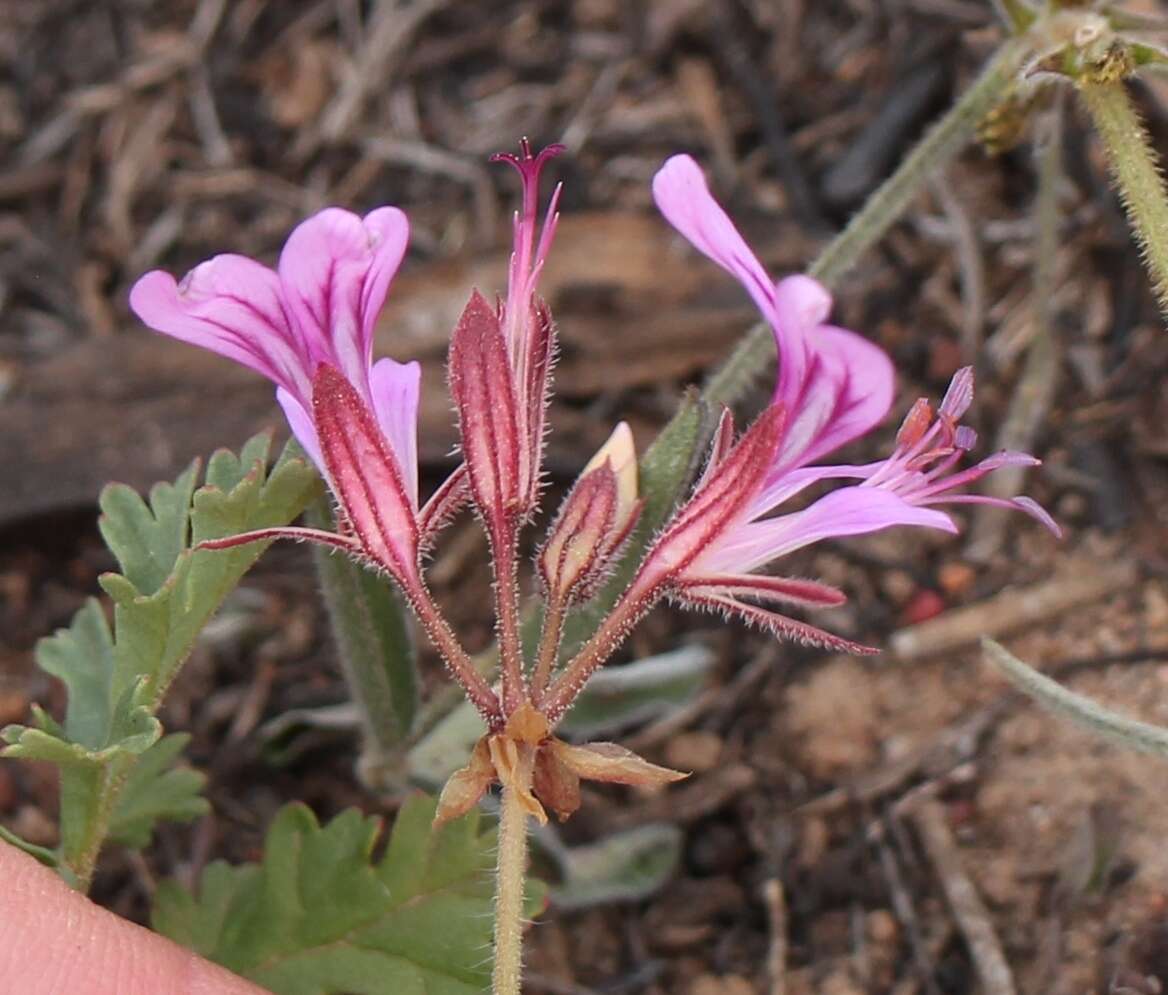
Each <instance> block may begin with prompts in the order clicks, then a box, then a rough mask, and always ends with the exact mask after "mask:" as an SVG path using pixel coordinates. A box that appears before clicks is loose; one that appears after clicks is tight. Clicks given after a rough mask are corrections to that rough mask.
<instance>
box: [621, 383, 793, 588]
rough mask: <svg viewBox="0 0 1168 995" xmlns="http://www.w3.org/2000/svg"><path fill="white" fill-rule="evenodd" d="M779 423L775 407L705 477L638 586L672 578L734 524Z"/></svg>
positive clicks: (656, 547) (758, 479)
mask: <svg viewBox="0 0 1168 995" xmlns="http://www.w3.org/2000/svg"><path fill="white" fill-rule="evenodd" d="M784 421H785V417H784V412H783V409H782V408H781V407H780V406H778V405H772V406H771V407H769V408H767V410H766V411H764V412H763V413H762V414H761V415H760V416H759V417H758V420H757V421H755V423H754V424H753V425H752V426H751V427H750V428H749V429H748V430H747V431H746V433H745V434H744V435H743V436H742V438H741V439H740V440H739V441H738V444H737V445H735V446H734V448H733V449H732V450H731V451H730V452H729V453H728V454H727V455H726V456H725V458H724V459H723V460H722V461H721V463H719V464H718V466H717V467H716V468H715V469H714V470H713V472H711V473H709V474H708V475H707V476H706V478H705V479H704V480H703V481H702V483H701V484H700V485H699V486H698V488H697V489H696V490H695V491H694V494H693V497H691V498H690V499H689V501H688V502H687V503H686V504H685V505H683V506H682V508H681V509H680V510H679V511H678V512H677V514H676V515H675V516H674V518H673V521H672V522H671V523H669V524H668V525H667V526H666V527H665V530H664V531H663V532H662V534H661V535H660V537H659V538H658V539H657V541H656V542H655V543H654V544H653V547H652V549H651V550H650V551H649V554H648V556H647V557H646V558H645V562H644V565H643V566H642V568H641V571H640V573H641V582H642V583H643V584H644V583H647V582H648V583H650V584H651V585H652V586H657V585H659V584H661V583H665V582H668V581H670V580H672V579H673V578H675V577H677V576H678V575H679V574H681V573H682V572H683V571H684V570H685V568H686V567H687V566H689V564H690V563H692V562H693V561H694V559H696V558H697V556H698V555H699V554H700V553H701V552H702V551H703V550H705V549H706V548H707V547H708V546H709V545H710V543H711V542H713V541H714V540H715V539H717V538H718V537H719V536H720V535H721V534H722V533H723V532H725V530H726V529H727V528H729V527H730V526H731V525H732V524H733V523H734V521H735V519H736V517H737V515H738V513H739V512H740V511H741V510H742V509H743V507H744V506H745V505H746V504H747V503H748V502H749V501H750V499H751V498H752V497H753V496H754V494H755V492H756V491H757V490H758V488H759V487H760V486H761V485H762V482H763V479H764V477H765V475H766V471H767V468H768V467H769V466H770V463H771V459H772V458H773V456H774V453H775V449H776V448H777V446H778V443H779V440H780V438H781V436H782V430H783V424H784Z"/></svg>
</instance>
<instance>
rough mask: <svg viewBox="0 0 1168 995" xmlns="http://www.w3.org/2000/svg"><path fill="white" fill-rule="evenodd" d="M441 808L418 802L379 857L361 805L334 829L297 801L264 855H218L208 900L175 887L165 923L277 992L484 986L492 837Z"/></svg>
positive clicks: (460, 992)
mask: <svg viewBox="0 0 1168 995" xmlns="http://www.w3.org/2000/svg"><path fill="white" fill-rule="evenodd" d="M434 811H435V802H434V800H433V799H430V798H426V797H423V796H416V797H414V798H411V799H410V800H409V801H407V802H406V804H405V805H404V806H403V807H402V809H401V811H400V812H399V813H398V816H397V819H396V821H395V823H394V826H393V831H392V834H391V836H390V839H389V843H388V846H387V847H386V852H385V855H384V856H383V857H382V858H381V859H380V860H374V859H373V858H372V853H373V850H374V846H375V844H376V841H377V837H378V834H379V821H378V820H377V819H375V818H368V817H365V816H363V815H361V814H360V813H358V812H356V811H355V810H349V811H346V812H344V813H342V814H341V815H339V816H337V817H336V818H334V819H333V820H332V821H331V822H329V823H327V824H325V825H323V826H322V825H320V824H319V823H318V822H317V820H316V817H315V816H314V815H313V814H312V813H311V812H310V811H309V810H308V809H307V808H306V807H304V806H303V805H289V806H286V807H285V808H283V809H281V811H280V813H279V814H278V815H277V817H276V819H275V821H274V822H273V824H272V826H271V828H270V829H269V831H268V835H267V838H266V840H265V844H264V855H263V860H262V861H261V863H259V864H249V865H246V866H243V867H229V866H228V865H226V864H224V863H222V862H216V863H214V864H211V865H210V866H209V867H208V868H207V869H206V870H205V871H204V873H203V875H202V878H201V880H200V888H199V894H198V895H197V896H195V895H192V894H190V893H189V892H187V891H185V890H184V889H183V888H182V887H181V886H179V885H177V884H175V883H174V882H165V883H163V885H162V886H161V887H160V888H159V889H158V892H157V895H156V897H155V904H154V911H153V925H154V928H155V929H156V930H158V931H159V932H161V933H163V934H165V935H166V936H169V937H170V938H171V939H173V940H176V941H177V942H179V943H181V944H183V945H185V946H187V947H190V948H191V949H193V950H195V951H196V952H198V953H200V954H202V955H203V956H205V957H209V958H210V959H212V960H215V961H217V962H218V963H220V964H222V965H224V966H225V967H228V968H230V969H231V970H233V971H235V972H236V973H238V974H241V975H243V976H244V977H246V978H249V979H251V980H252V981H254V982H256V983H257V984H259V985H262V986H264V987H265V988H268V989H269V990H271V991H273V992H275V993H276V995H339V993H345V995H477V993H480V992H482V991H483V990H484V989H485V986H486V985H487V984H488V980H489V972H490V963H489V960H490V959H489V955H488V952H489V949H490V942H491V903H492V888H493V885H492V880H491V874H490V871H491V868H492V866H493V864H494V833H493V832H492V831H484V830H483V829H482V827H481V826H480V820H479V816H478V814H477V813H471V814H470V815H468V816H466V817H464V818H462V819H458V820H455V821H453V822H451V823H448V824H446V825H445V826H443V827H442V828H441V829H439V830H437V831H432V830H431V828H430V824H431V821H432V820H433V817H434ZM532 890H533V891H537V890H539V889H532ZM538 898H539V896H538V895H536V896H533V899H532V904H535V901H536V900H538Z"/></svg>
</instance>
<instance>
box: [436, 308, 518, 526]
mask: <svg viewBox="0 0 1168 995" xmlns="http://www.w3.org/2000/svg"><path fill="white" fill-rule="evenodd" d="M450 392H451V394H452V395H453V396H454V402H455V405H456V407H457V408H458V422H459V432H460V435H461V438H462V453H463V458H464V459H465V461H466V468H467V473H468V474H469V476H470V489H471V493H472V494H473V496H474V502H475V504H476V505H477V507H478V509H479V512H480V514H481V515H482V516H483V518H484V520H485V521H486V523H487V527H488V528H489V529H490V530H491V531H492V532H493V533H494V534H496V535H500V534H503V533H504V532H505V531H506V530H508V529H509V528H512V527H513V525H514V523H515V521H516V520H517V518H518V516H519V515H520V513H521V511H522V503H523V499H522V496H521V480H520V451H521V448H522V446H523V444H524V442H523V440H522V439H521V438H520V416H519V403H518V398H517V396H516V392H515V383H514V380H513V377H512V373H511V365H510V363H509V361H508V358H507V344H506V341H505V340H504V338H503V330H502V328H501V326H500V325H499V318H498V315H497V313H496V312H495V309H494V308H492V307H491V306H490V305H489V304H488V303H487V301H486V299H485V298H484V297H483V295H482V294H480V293H479V292H478V291H477V290H476V291H474V293H472V294H471V298H470V300H469V301H468V302H467V305H466V308H465V309H464V310H463V312H462V317H461V318H459V320H458V325H457V326H456V327H455V329H454V336H453V338H452V339H451V342H450Z"/></svg>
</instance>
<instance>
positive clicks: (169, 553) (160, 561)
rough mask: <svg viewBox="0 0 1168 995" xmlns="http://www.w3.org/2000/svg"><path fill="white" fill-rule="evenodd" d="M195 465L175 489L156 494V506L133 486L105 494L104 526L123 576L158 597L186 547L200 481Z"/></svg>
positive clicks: (163, 486) (161, 488)
mask: <svg viewBox="0 0 1168 995" xmlns="http://www.w3.org/2000/svg"><path fill="white" fill-rule="evenodd" d="M198 476H199V461H198V460H195V461H193V462H192V463H191V464H190V466H188V467H187V468H186V470H184V471H183V472H182V474H181V475H180V476H179V478H178V480H176V481H175V482H174V483H173V484H168V483H158V484H155V485H154V486H153V487H152V488H151V489H150V503H149V505H147V503H146V502H145V501H144V500H143V499H142V497H141V495H139V494H138V492H137V491H136V490H134V489H133V488H132V487H127V486H126V485H125V484H109V485H107V486H106V487H105V488H104V489H103V490H102V492H101V496H100V497H99V498H98V504H99V506H100V507H101V512H102V514H101V518H99V519H98V527H99V528H100V529H101V534H102V538H104V539H105V543H106V545H107V546H109V548H110V551H111V552H112V553H113V554H114V556H116V557H117V559H118V563H119V565H120V566H121V568H122V573H123V574H124V575H125V576H126V579H127V580H129V582H130V583H131V584H133V585H134V586H135V587H136V588H138V590H139V591H141V592H143V593H144V594H153V593H154V592H155V591H157V590H158V589H159V588H160V587H161V586H162V585H163V583H164V582H165V581H166V578H167V577H169V576H170V573H171V571H172V570H173V569H174V564H175V561H176V560H177V559H178V556H179V553H181V552H182V551H183V549H185V548H186V544H187V527H188V524H189V518H190V508H191V495H192V494H193V493H194V491H195V484H196V483H197V482H198Z"/></svg>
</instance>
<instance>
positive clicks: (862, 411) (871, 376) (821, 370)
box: [772, 278, 896, 475]
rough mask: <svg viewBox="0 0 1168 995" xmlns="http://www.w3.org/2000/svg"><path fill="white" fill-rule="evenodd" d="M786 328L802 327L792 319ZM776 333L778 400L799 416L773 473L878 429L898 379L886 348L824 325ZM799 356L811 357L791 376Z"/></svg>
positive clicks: (803, 462) (802, 463)
mask: <svg viewBox="0 0 1168 995" xmlns="http://www.w3.org/2000/svg"><path fill="white" fill-rule="evenodd" d="M789 279H790V278H789ZM786 282H787V281H784V283H786ZM786 327H787V328H788V329H794V328H795V327H796V326H795V324H794V321H793V320H792V321H788V322H786ZM776 338H777V340H778V341H779V349H780V357H781V358H780V366H779V381H778V384H777V386H776V389H775V399H776V400H777V401H780V402H782V403H783V404H785V405H787V408H788V410H789V411H791V412H793V414H794V417H793V419H792V422H791V424H790V426H789V427H788V430H787V434H786V436H785V437H784V439H783V444H782V447H781V449H780V452H779V456H778V458H777V459H776V461H775V467H774V471H773V474H772V475H778V474H782V473H784V472H785V471H786V470H788V469H791V468H792V467H796V466H803V465H805V464H807V463H811V462H813V461H815V460H817V459H822V458H823V457H824V456H826V455H827V454H828V453H830V452H832V451H834V450H836V449H838V448H839V447H840V446H843V445H845V444H846V443H848V442H851V441H852V440H853V439H856V438H859V437H860V436H861V435H863V434H864V433H865V432H867V431H869V430H870V429H872V428H873V427H874V426H876V425H877V424H878V423H879V422H880V421H881V420H883V418H884V416H885V415H886V414H887V413H888V409H889V408H890V407H891V406H892V400H893V394H894V391H895V382H896V373H895V370H894V369H893V366H892V361H891V360H890V359H889V358H888V355H887V354H886V353H885V352H884V350H883V349H881V348H880V347H879V346H877V345H875V344H873V343H871V342H869V341H868V340H867V339H865V338H863V337H862V336H860V335H857V334H856V333H855V332H850V331H848V330H847V329H844V328H835V327H832V326H829V325H821V326H818V327H815V328H814V329H812V330H811V331H809V332H802V331H790V332H787V333H784V332H783V331H782V330H781V329H780V327H779V326H776ZM788 342H790V343H791V346H790V347H788ZM804 347H805V348H806V353H803V351H802V350H803V348H804ZM796 357H801V360H800V361H803V359H805V363H804V365H803V367H802V380H801V381H797V380H796V379H795V378H794V376H793V375H790V371H791V370H793V369H795V364H794V363H793V362H792V360H793V359H794V358H796Z"/></svg>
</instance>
